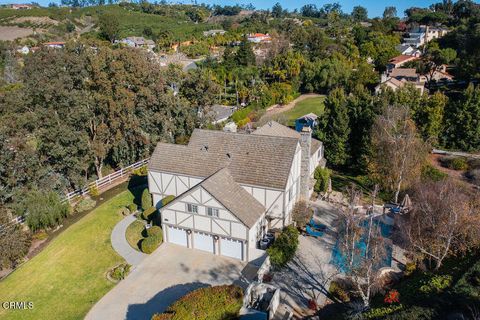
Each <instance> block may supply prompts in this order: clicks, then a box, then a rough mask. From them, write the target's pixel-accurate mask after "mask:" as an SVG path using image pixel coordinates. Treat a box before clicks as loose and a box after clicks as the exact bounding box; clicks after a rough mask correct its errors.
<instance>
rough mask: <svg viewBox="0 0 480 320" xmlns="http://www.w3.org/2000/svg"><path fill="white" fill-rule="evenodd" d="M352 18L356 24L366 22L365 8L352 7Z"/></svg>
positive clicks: (366, 12)
mask: <svg viewBox="0 0 480 320" xmlns="http://www.w3.org/2000/svg"><path fill="white" fill-rule="evenodd" d="M352 18H353V21H356V22H362V21H366V20H367V19H368V11H367V8H365V7H362V6H355V7H353V10H352Z"/></svg>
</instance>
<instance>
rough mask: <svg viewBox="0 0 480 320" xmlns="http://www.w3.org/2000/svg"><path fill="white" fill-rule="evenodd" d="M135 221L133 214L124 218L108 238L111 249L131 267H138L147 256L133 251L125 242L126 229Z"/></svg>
mask: <svg viewBox="0 0 480 320" xmlns="http://www.w3.org/2000/svg"><path fill="white" fill-rule="evenodd" d="M135 220H136V218H135V216H134V215H133V214H131V215H129V216H127V217H125V218H124V219H123V220H122V221H120V222H119V223H117V225H116V226H115V227H114V228H113V231H112V235H111V237H110V239H111V241H112V247H113V249H114V250H115V251H116V252H117V253H118V254H119V255H121V256H122V257H123V258H124V259H125V260H126V261H127V263H128V264H130V265H132V266H136V265H138V264H139V263H140V262H142V261H143V259H145V258H146V257H147V256H148V255H147V254H145V253H142V252H139V251H137V250H135V249H133V248H132V247H131V246H130V244H129V243H128V242H127V238H126V237H125V232H126V231H127V227H128V226H129V225H130V224H131V223H132V222H134V221H135Z"/></svg>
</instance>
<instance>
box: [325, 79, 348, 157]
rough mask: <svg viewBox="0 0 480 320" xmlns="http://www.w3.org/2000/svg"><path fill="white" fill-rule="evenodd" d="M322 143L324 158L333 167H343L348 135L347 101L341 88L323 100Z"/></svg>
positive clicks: (346, 155)
mask: <svg viewBox="0 0 480 320" xmlns="http://www.w3.org/2000/svg"><path fill="white" fill-rule="evenodd" d="M325 109H326V117H325V120H324V130H323V142H324V144H325V157H326V158H327V161H328V162H329V163H330V164H332V165H333V166H341V165H344V164H345V163H346V161H347V159H348V154H347V142H348V135H349V134H350V128H349V118H348V108H347V99H346V96H345V92H344V90H343V89H342V88H336V89H334V90H332V91H331V92H330V94H329V95H328V97H327V99H326V100H325Z"/></svg>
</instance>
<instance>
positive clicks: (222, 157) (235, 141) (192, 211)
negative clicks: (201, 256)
mask: <svg viewBox="0 0 480 320" xmlns="http://www.w3.org/2000/svg"><path fill="white" fill-rule="evenodd" d="M318 165H322V166H324V165H325V160H324V158H323V145H322V143H321V142H320V141H318V140H316V139H313V138H312V131H311V129H310V128H309V127H305V128H304V129H303V130H302V131H301V132H297V131H295V130H292V129H290V128H288V127H285V126H283V125H281V124H279V123H277V122H273V121H272V122H269V123H268V124H266V125H264V126H262V127H260V128H259V129H257V130H256V131H254V132H253V133H252V134H240V133H232V132H222V131H213V130H200V129H195V130H194V132H193V134H192V136H191V138H190V141H189V143H188V145H176V144H168V143H159V144H158V145H157V147H156V148H155V151H154V153H153V155H152V157H151V159H150V163H149V166H148V171H149V172H148V185H149V190H150V192H151V194H152V196H153V201H154V205H156V206H157V208H159V209H160V215H161V223H162V228H163V230H164V238H165V241H166V242H171V243H175V244H178V245H182V246H186V247H189V248H194V249H199V250H204V251H208V252H211V253H213V254H217V255H223V256H228V257H232V258H236V259H240V260H244V261H251V260H254V259H256V258H258V257H259V256H260V255H261V254H263V251H261V250H259V249H257V246H258V241H259V240H260V239H261V238H262V237H263V236H264V235H265V233H266V232H267V231H268V230H269V229H272V228H282V227H284V226H286V225H288V224H290V223H291V222H292V217H291V211H292V208H293V206H294V204H295V202H296V201H298V200H299V199H300V198H309V197H310V195H311V193H312V192H313V185H314V180H313V172H314V170H315V168H316V167H317V166H318ZM169 195H173V196H175V199H174V200H173V201H171V202H170V203H168V204H167V205H165V206H164V207H161V200H162V199H163V198H164V197H166V196H169Z"/></svg>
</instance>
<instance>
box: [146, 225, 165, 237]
mask: <svg viewBox="0 0 480 320" xmlns="http://www.w3.org/2000/svg"><path fill="white" fill-rule="evenodd" d="M156 236H160V237H162V228H160V227H159V226H153V227H150V228H148V229H147V237H156Z"/></svg>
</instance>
